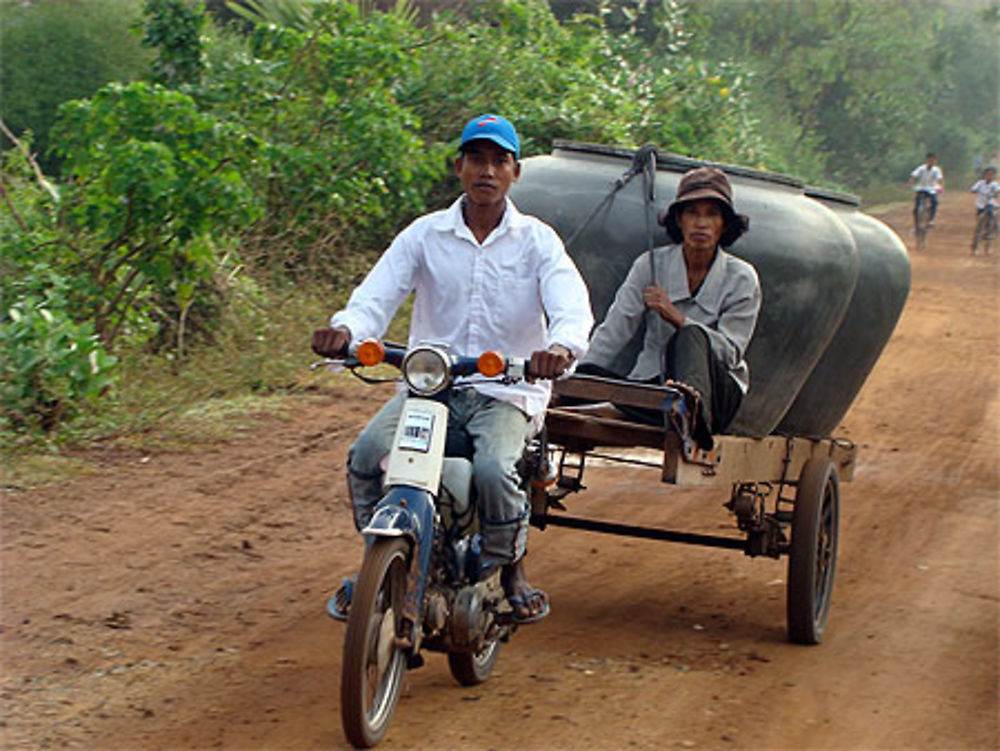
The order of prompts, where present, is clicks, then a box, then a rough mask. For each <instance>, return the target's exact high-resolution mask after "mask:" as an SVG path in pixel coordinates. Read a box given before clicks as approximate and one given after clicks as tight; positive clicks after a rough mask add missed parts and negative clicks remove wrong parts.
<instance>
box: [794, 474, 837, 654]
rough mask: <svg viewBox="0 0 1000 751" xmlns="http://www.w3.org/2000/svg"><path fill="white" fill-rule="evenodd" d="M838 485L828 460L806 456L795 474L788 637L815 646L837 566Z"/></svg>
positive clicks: (831, 591)
mask: <svg viewBox="0 0 1000 751" xmlns="http://www.w3.org/2000/svg"><path fill="white" fill-rule="evenodd" d="M839 512H840V483H839V480H838V477H837V469H836V467H835V466H834V465H833V463H832V462H830V461H829V460H827V459H810V460H808V461H807V462H806V463H805V466H803V468H802V473H801V474H800V475H799V482H798V490H797V492H796V494H795V511H794V514H793V516H792V540H791V545H790V547H789V553H788V590H787V599H786V611H787V620H788V638H789V640H790V641H792V642H795V643H796V644H819V643H820V641H822V639H823V631H824V629H825V628H826V622H827V619H828V617H829V615H830V599H831V597H832V595H833V579H834V573H835V572H836V568H837V538H838V532H839Z"/></svg>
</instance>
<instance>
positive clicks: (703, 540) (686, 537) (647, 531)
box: [531, 514, 747, 551]
mask: <svg viewBox="0 0 1000 751" xmlns="http://www.w3.org/2000/svg"><path fill="white" fill-rule="evenodd" d="M531 521H532V524H534V525H535V526H538V527H542V528H544V527H546V526H550V525H551V526H553V527H569V528H570V529H582V530H585V531H587V532H600V533H603V534H609V535H624V536H626V537H642V538H645V539H648V540H663V541H665V542H679V543H683V544H685V545H703V546H706V547H710V548H729V549H730V550H744V551H745V550H746V546H747V543H746V540H741V539H738V538H735V537H719V536H716V535H699V534H694V533H691V532H675V531H673V530H669V529H652V528H650V527H635V526H632V525H631V524H616V523H614V522H602V521H597V520H595V519H581V518H579V517H574V516H551V515H549V514H545V515H535V516H532V518H531Z"/></svg>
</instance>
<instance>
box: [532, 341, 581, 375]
mask: <svg viewBox="0 0 1000 751" xmlns="http://www.w3.org/2000/svg"><path fill="white" fill-rule="evenodd" d="M572 362H573V354H572V353H571V352H570V351H569V350H568V349H566V348H565V347H563V346H562V345H561V344H553V345H552V346H551V347H549V348H548V349H540V350H538V351H537V352H532V353H531V362H530V363H529V364H528V372H529V373H530V374H531V377H530V380H532V381H534V380H535V379H536V378H558V377H559V376H561V375H562V374H563V373H565V372H566V368H568V367H569V366H570V364H571V363H572Z"/></svg>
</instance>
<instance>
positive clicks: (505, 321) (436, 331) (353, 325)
mask: <svg viewBox="0 0 1000 751" xmlns="http://www.w3.org/2000/svg"><path fill="white" fill-rule="evenodd" d="M462 201H463V198H459V199H458V200H456V201H455V202H454V203H453V204H452V205H451V206H450V207H449V208H448V209H445V210H442V211H437V212H433V213H431V214H427V215H425V216H422V217H420V218H419V219H417V220H416V221H414V222H413V223H412V224H410V226H408V227H407V228H406V229H404V230H403V231H402V232H400V233H399V234H398V235H397V236H396V238H395V240H393V242H392V244H391V245H390V246H389V248H388V250H386V251H385V253H383V254H382V257H381V258H380V259H379V261H378V263H376V264H375V266H374V267H373V268H372V270H371V271H370V272H369V273H368V276H367V277H365V280H364V281H363V282H362V283H361V284H360V285H359V286H358V287H357V288H356V289H355V290H354V292H353V293H352V294H351V297H350V300H349V301H348V303H347V307H346V308H345V309H344V310H341V311H339V312H337V313H336V314H334V316H333V318H332V319H331V322H330V323H331V325H332V326H346V327H347V328H348V329H350V331H351V336H352V338H353V339H355V340H360V339H367V338H369V337H373V338H381V337H382V336H383V335H384V334H385V330H386V328H387V327H388V325H389V322H390V321H391V320H392V317H393V316H394V315H395V313H396V310H397V309H398V308H399V306H400V304H401V303H402V302H403V301H404V300H405V299H406V297H407V296H408V295H409V294H410V292H415V293H416V294H415V297H414V302H413V313H412V317H411V320H410V337H409V345H410V346H411V347H412V346H414V345H416V344H418V343H420V342H435V343H439V344H447V345H449V347H450V348H451V350H452V351H453V352H455V353H457V354H461V355H468V356H472V357H478V356H479V355H480V354H481V353H482V352H485V351H486V350H490V349H494V350H499V351H500V352H501V353H502V354H503V355H504V356H505V357H529V356H530V355H531V353H532V352H534V351H536V350H543V349H547V348H548V347H550V346H551V345H553V344H561V345H562V346H564V347H566V349H568V350H569V351H570V352H572V353H573V356H574V357H575V358H576V359H580V358H582V357H583V355H584V354H585V353H586V351H587V338H588V336H589V335H590V330H591V327H592V326H593V323H594V319H593V314H592V313H591V309H590V295H589V293H588V292H587V287H586V285H585V284H584V281H583V278H582V277H581V276H580V272H579V271H578V270H577V268H576V265H575V264H574V263H573V261H572V260H571V259H570V257H569V255H568V254H567V253H566V249H565V248H564V247H563V243H562V240H560V239H559V236H558V235H557V234H556V232H555V230H553V229H552V228H551V227H549V226H548V225H547V224H545V223H544V222H542V221H540V220H539V219H536V218H535V217H532V216H527V215H525V214H522V213H521V212H520V211H518V210H517V208H516V207H515V206H514V204H513V202H512V201H511V200H510V199H507V208H506V210H505V211H504V214H503V218H502V220H501V221H500V224H499V225H498V226H497V227H496V229H494V230H493V231H492V232H491V233H490V235H489V236H488V237H487V238H486V239H485V240H484V241H483V243H482V244H480V243H479V242H478V241H477V240H476V238H475V236H474V235H473V234H472V231H471V230H470V229H469V227H468V226H467V225H466V223H465V219H464V217H463V216H462ZM475 388H476V389H478V390H479V391H481V392H483V393H485V394H488V395H490V396H493V397H496V398H498V399H503V400H504V401H508V402H511V403H513V404H515V405H517V406H518V407H520V408H521V409H522V410H523V411H524V412H525V413H527V414H528V415H529V416H532V417H534V416H536V415H539V414H540V413H542V412H543V411H544V410H545V407H546V405H547V404H548V401H549V395H550V393H551V385H550V383H549V382H548V381H536V382H535V383H527V382H522V383H519V384H516V385H511V386H505V385H502V384H497V383H488V382H484V383H478V384H476V386H475Z"/></svg>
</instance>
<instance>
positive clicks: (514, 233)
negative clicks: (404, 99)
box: [312, 114, 593, 623]
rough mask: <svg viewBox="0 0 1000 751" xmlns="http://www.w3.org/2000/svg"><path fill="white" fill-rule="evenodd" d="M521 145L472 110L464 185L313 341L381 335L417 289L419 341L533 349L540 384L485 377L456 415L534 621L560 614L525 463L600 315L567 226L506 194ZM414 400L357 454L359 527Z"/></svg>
mask: <svg viewBox="0 0 1000 751" xmlns="http://www.w3.org/2000/svg"><path fill="white" fill-rule="evenodd" d="M519 156H520V144H519V139H518V136H517V132H516V131H515V129H514V126H513V125H512V124H511V123H510V122H508V121H507V120H506V119H504V118H502V117H500V116H498V115H495V114H485V115H482V116H480V117H476V118H474V119H472V120H470V121H469V122H468V124H467V125H466V126H465V128H464V129H463V131H462V137H461V143H460V146H459V156H458V157H457V158H456V159H455V173H456V175H457V176H458V178H459V180H460V182H461V184H462V188H463V194H462V195H461V196H460V197H459V198H458V199H457V200H456V201H455V202H454V203H453V204H452V205H451V206H450V207H449V208H447V209H444V210H442V211H436V212H433V213H430V214H427V215H424V216H422V217H420V218H418V219H416V220H415V221H414V222H413V223H412V224H410V225H409V226H408V227H407V228H406V229H404V230H403V231H402V232H400V233H399V235H397V236H396V238H395V239H394V240H393V242H392V244H391V245H390V246H389V248H388V250H386V251H385V253H384V254H383V255H382V257H381V258H380V259H379V261H378V263H377V264H376V265H375V266H374V268H372V270H371V271H370V272H369V274H368V276H367V277H366V278H365V279H364V281H363V282H362V283H361V284H360V285H359V286H358V287H357V288H356V289H355V290H354V292H353V293H352V294H351V297H350V300H349V301H348V303H347V306H346V307H345V308H344V309H343V310H341V311H338V312H337V313H336V314H335V315H334V316H333V317H332V318H331V321H330V326H329V327H328V328H323V329H318V330H316V331H315V332H314V333H313V338H312V348H313V350H314V351H315V352H316V353H317V354H319V355H323V356H327V357H329V356H335V355H338V354H341V353H342V352H343V351H344V350H345V348H346V347H347V345H348V344H349V343H350V342H351V341H352V340H361V339H366V338H380V337H381V336H382V335H383V334H384V333H385V330H386V328H387V327H388V324H389V322H390V321H391V320H392V317H393V315H394V314H395V312H396V310H397V309H398V307H399V305H400V304H401V303H402V302H403V301H404V300H405V299H406V297H407V296H408V295H409V294H410V293H411V292H414V293H415V298H414V304H413V313H412V317H411V322H410V334H409V343H410V345H411V346H413V345H415V344H417V343H419V342H427V341H431V342H436V343H439V344H442V345H447V346H448V347H450V348H451V349H452V350H454V351H455V352H456V353H458V354H478V353H479V352H482V351H484V350H487V349H496V350H499V351H501V352H502V353H503V354H504V355H506V356H519V357H525V358H529V357H530V365H529V373H530V374H531V375H532V377H533V378H532V380H531V381H526V382H523V383H520V384H516V385H513V386H510V385H506V386H504V385H501V384H497V383H488V382H483V383H478V384H474V385H473V387H472V388H469V389H465V390H462V391H460V392H458V394H456V396H455V397H454V398H453V399H452V401H451V403H450V404H449V421H450V422H451V423H454V424H456V425H459V426H461V427H463V428H464V429H465V430H466V432H467V433H468V435H469V436H470V438H471V440H472V443H473V446H474V456H473V467H474V470H473V471H474V481H475V487H476V493H477V503H478V508H479V518H480V524H481V534H482V562H483V571H482V575H483V576H484V577H485V576H488V575H489V574H491V573H492V572H493V571H494V570H495V569H496V568H498V567H501V568H502V570H503V576H502V581H503V585H504V590H505V592H506V595H507V598H508V600H509V601H510V604H511V606H512V607H513V609H514V614H515V619H516V620H517V621H519V622H522V623H530V622H533V621H536V620H539V619H541V618H543V617H544V616H545V615H547V613H548V610H549V604H548V597H547V595H546V594H545V592H543V591H542V590H540V589H535V588H533V587H532V586H531V585H530V583H529V582H528V579H527V575H526V572H525V566H524V555H525V550H526V543H527V535H528V518H529V506H528V500H527V498H526V496H525V494H524V492H523V490H522V489H521V487H520V477H519V475H518V472H517V470H516V468H515V463H516V462H517V460H518V459H519V458H520V456H521V454H522V452H523V449H524V445H525V442H526V441H527V440H528V439H529V438H530V437H531V435H532V434H533V433H534V432H535V431H536V430H537V429H538V428H539V427H540V426H541V421H542V419H543V417H544V412H545V408H546V406H547V404H548V401H549V396H550V392H551V387H550V385H549V383H548V381H547V380H544V379H551V378H555V377H558V376H560V375H562V374H563V373H565V372H567V371H568V370H570V369H571V368H572V366H573V364H574V362H575V361H576V360H578V359H580V358H581V357H582V356H583V355H584V354H585V352H586V349H587V339H588V336H589V334H590V330H591V327H592V326H593V315H592V313H591V309H590V298H589V294H588V291H587V288H586V285H585V284H584V282H583V278H582V277H581V276H580V273H579V271H578V270H577V268H576V266H575V265H574V264H573V261H572V260H571V259H570V257H569V255H568V254H567V253H566V250H565V248H564V247H563V244H562V241H561V240H560V239H559V236H558V235H557V234H556V233H555V231H554V230H553V229H552V228H551V227H549V226H548V225H546V224H544V223H543V222H541V221H540V220H538V219H536V218H534V217H530V216H526V215H524V214H522V213H520V212H519V211H518V210H517V208H516V207H515V206H514V204H513V202H512V201H511V200H510V199H509V198H508V197H507V192H508V190H509V189H510V187H511V185H512V184H513V183H514V182H515V181H516V180H517V178H518V176H519V175H520V172H521V164H520V162H519V161H518V159H519ZM535 379H542V380H537V381H536V380H535ZM403 398H404V394H403V393H399V394H397V395H396V396H395V397H394V398H393V399H390V400H389V402H387V403H386V404H385V405H384V406H383V407H382V409H381V410H380V411H379V412H378V413H377V414H376V415H375V417H373V418H372V420H371V421H370V422H369V423H368V425H367V426H366V427H365V428H364V429H363V430H362V432H361V434H360V435H359V436H358V438H357V440H356V441H355V443H354V445H353V446H352V447H351V449H350V451H349V454H348V487H349V490H350V493H351V500H352V503H353V506H354V520H355V525H356V526H357V528H358V529H359V530H360V529H362V528H364V526H365V525H366V524H367V522H368V520H369V519H370V518H371V514H372V509H373V507H374V506H375V504H376V503H377V502H378V500H379V499H380V497H381V493H382V490H381V485H382V476H383V469H382V467H381V462H382V460H383V458H384V457H385V456H386V454H388V453H389V450H390V446H391V442H392V438H393V435H394V432H395V429H396V424H397V422H398V420H399V414H400V410H401V408H402V405H403ZM350 598H351V580H350V579H347V580H345V582H344V585H343V586H342V587H341V588H340V590H338V592H337V593H336V595H335V596H334V599H333V601H332V602H331V604H330V606H329V607H328V611H329V612H330V613H331V614H332V615H334V616H335V617H346V615H347V610H348V608H349V607H350Z"/></svg>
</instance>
